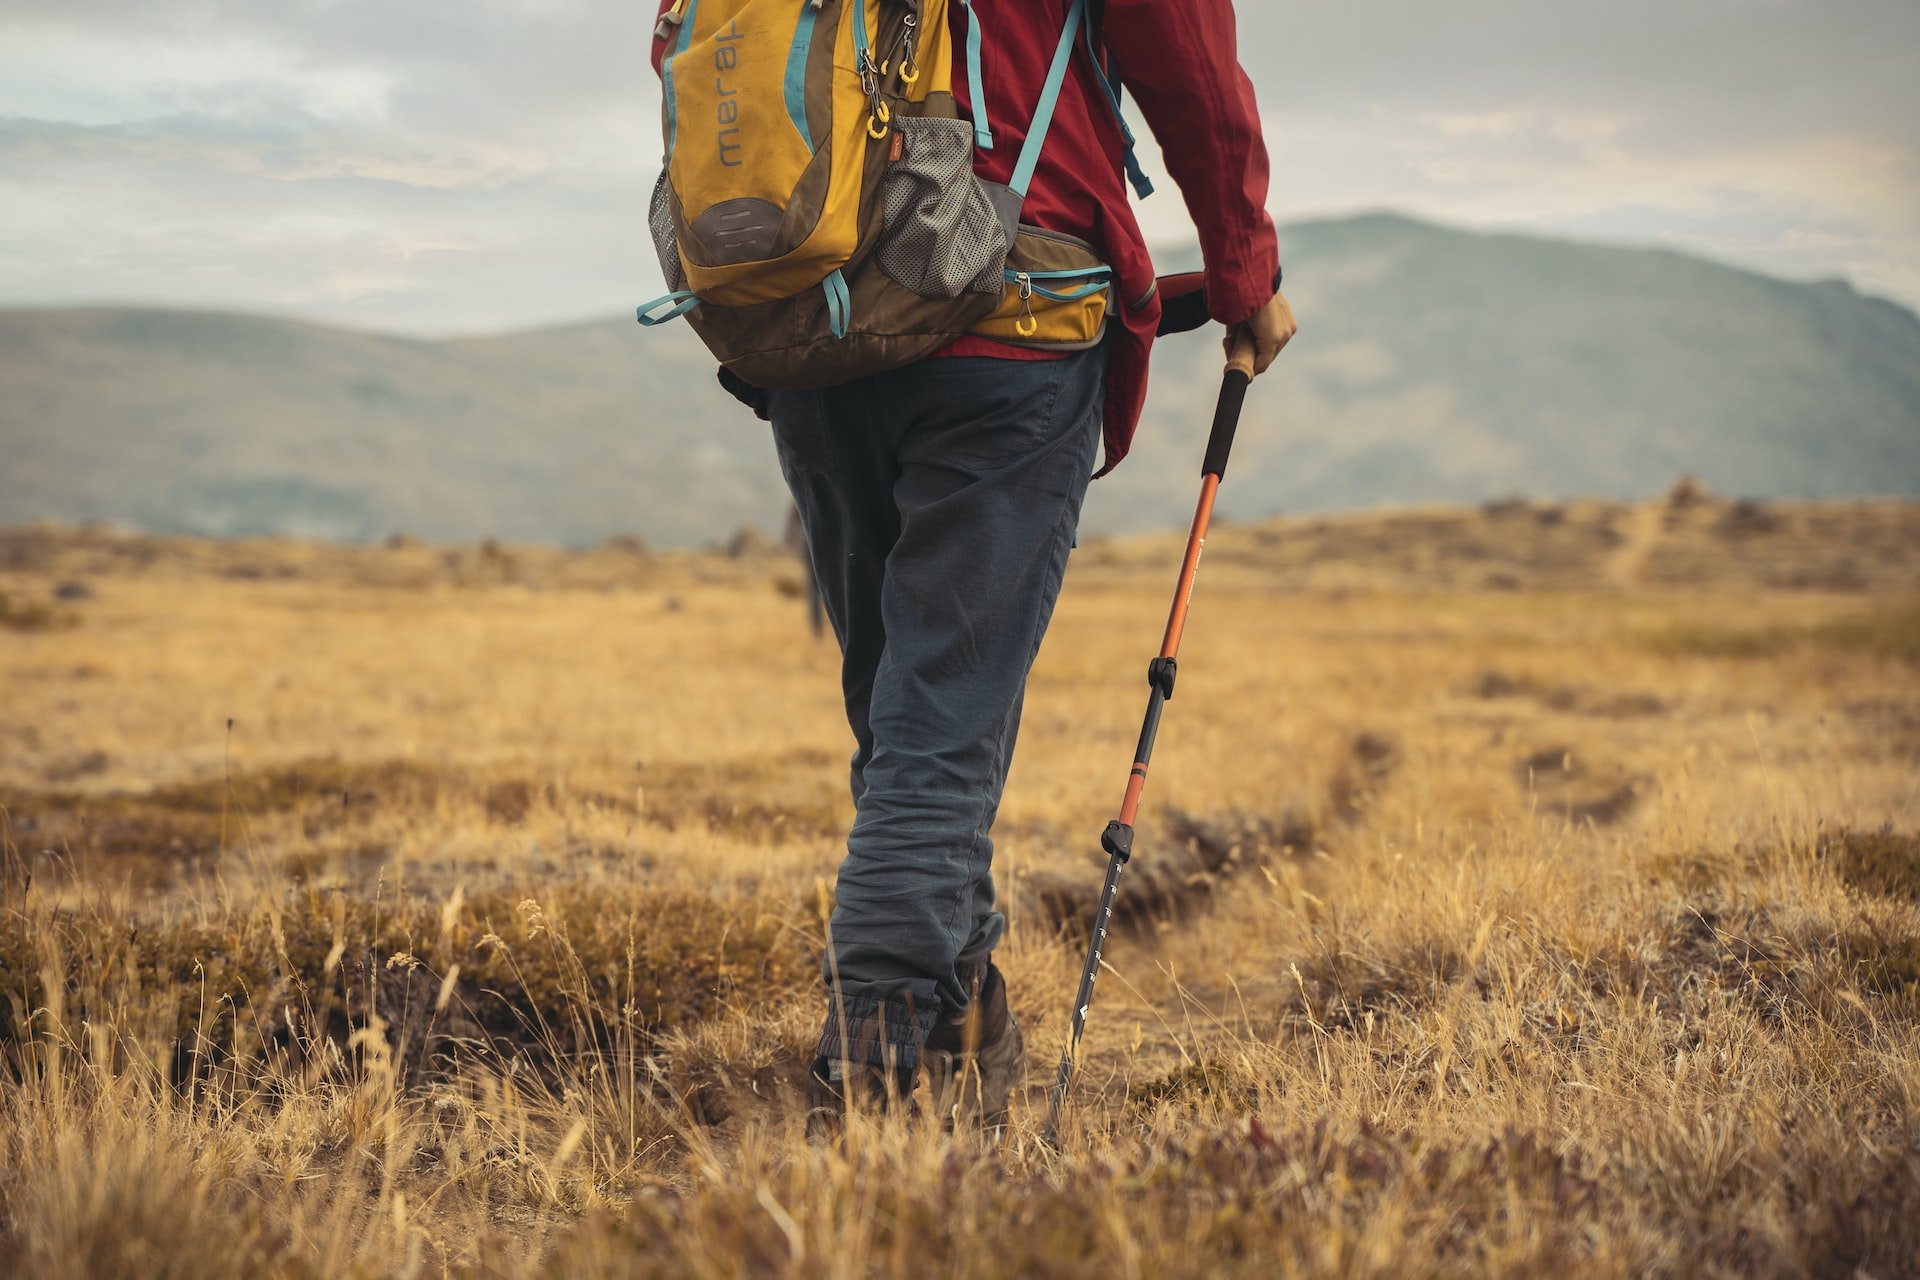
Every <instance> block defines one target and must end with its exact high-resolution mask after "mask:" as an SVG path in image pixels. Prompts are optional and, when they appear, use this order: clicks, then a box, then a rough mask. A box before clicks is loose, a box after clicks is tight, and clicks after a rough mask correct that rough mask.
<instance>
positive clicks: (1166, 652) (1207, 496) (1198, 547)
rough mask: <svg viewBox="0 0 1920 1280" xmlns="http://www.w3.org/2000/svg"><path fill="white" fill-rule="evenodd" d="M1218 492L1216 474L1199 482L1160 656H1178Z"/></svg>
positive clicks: (1218, 480)
mask: <svg viewBox="0 0 1920 1280" xmlns="http://www.w3.org/2000/svg"><path fill="white" fill-rule="evenodd" d="M1218 492H1220V477H1219V476H1216V475H1212V474H1208V475H1207V476H1205V477H1204V478H1203V479H1202V480H1201V482H1200V505H1199V506H1197V507H1195V508H1194V511H1193V528H1192V529H1190V530H1189V531H1188V532H1187V556H1186V559H1184V560H1182V561H1181V562H1180V582H1179V584H1178V585H1177V586H1175V587H1174V589H1173V612H1172V613H1171V614H1169V615H1168V616H1167V633H1166V635H1165V636H1163V637H1162V638H1161V640H1160V656H1161V657H1163V658H1177V657H1179V656H1180V633H1181V632H1183V631H1185V630H1186V629H1187V606H1188V605H1189V604H1191V603H1193V580H1194V578H1195V577H1197V576H1198V575H1199V573H1200V553H1201V552H1202V551H1205V550H1206V549H1207V526H1208V525H1209V524H1211V523H1212V522H1213V496H1214V495H1215V494H1216V493H1218Z"/></svg>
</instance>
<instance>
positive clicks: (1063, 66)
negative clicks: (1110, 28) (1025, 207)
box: [1007, 0, 1087, 199]
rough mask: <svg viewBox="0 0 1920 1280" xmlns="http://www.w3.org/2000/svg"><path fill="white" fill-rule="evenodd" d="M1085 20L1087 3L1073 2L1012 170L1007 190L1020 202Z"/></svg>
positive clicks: (1051, 125) (1036, 161)
mask: <svg viewBox="0 0 1920 1280" xmlns="http://www.w3.org/2000/svg"><path fill="white" fill-rule="evenodd" d="M1086 16H1087V0H1073V5H1072V7H1071V8H1069V9H1068V10H1067V21H1066V25H1065V26H1063V27H1062V28H1061V30H1060V43H1059V45H1058V46H1056V47H1055V49H1054V51H1053V63H1052V65H1051V66H1049V67H1048V68H1047V80H1046V83H1045V84H1044V85H1042V86H1041V89H1040V101H1039V102H1037V103H1035V104H1034V108H1033V123H1032V124H1031V125H1029V126H1028V128H1027V141H1026V145H1025V146H1023V147H1021V148H1020V159H1019V160H1018V161H1017V162H1016V163H1015V164H1014V166H1013V176H1012V177H1011V178H1009V179H1007V186H1008V188H1009V189H1011V190H1012V191H1013V192H1014V193H1015V194H1017V195H1019V196H1020V197H1021V198H1022V199H1025V198H1026V194H1027V188H1028V187H1030V186H1032V185H1033V171H1034V168H1035V167H1036V166H1037V165H1038V164H1039V163H1040V151H1041V149H1042V148H1043V147H1045V146H1046V145H1047V131H1048V130H1049V129H1051V128H1052V127H1053V110H1054V108H1055V107H1057V106H1059V105H1060V87H1061V86H1062V85H1063V84H1065V83H1066V79H1067V64H1068V63H1069V62H1071V61H1072V60H1073V46H1074V42H1075V40H1076V39H1077V38H1078V37H1079V34H1080V24H1081V23H1082V22H1083V21H1084V20H1085V19H1086Z"/></svg>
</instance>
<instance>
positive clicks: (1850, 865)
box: [1815, 827, 1920, 902]
mask: <svg viewBox="0 0 1920 1280" xmlns="http://www.w3.org/2000/svg"><path fill="white" fill-rule="evenodd" d="M1815 854H1816V856H1818V857H1819V858H1820V859H1822V860H1823V861H1825V862H1827V863H1829V864H1831V865H1832V867H1833V869H1834V870H1835V871H1836V872H1837V873H1838V874H1839V876H1840V878H1841V880H1843V881H1845V882H1846V883H1847V885H1848V886H1849V887H1851V888H1854V889H1857V890H1859V891H1860V892H1862V893H1871V894H1877V895H1879V896H1881V897H1886V898H1900V899H1904V900H1906V901H1908V902H1920V835H1915V834H1913V833H1911V832H1904V831H1895V830H1893V829H1892V828H1891V827H1883V828H1881V829H1880V830H1879V831H1843V832H1840V833H1839V834H1838V835H1834V836H1830V837H1828V838H1827V839H1825V840H1823V841H1821V842H1820V843H1819V845H1817V846H1816V848H1815Z"/></svg>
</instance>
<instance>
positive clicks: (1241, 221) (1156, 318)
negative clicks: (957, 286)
mask: <svg viewBox="0 0 1920 1280" xmlns="http://www.w3.org/2000/svg"><path fill="white" fill-rule="evenodd" d="M1069 3H1070V0H973V8H974V11H975V13H976V14H977V15H978V17H979V20H980V24H981V31H982V35H983V55H982V58H981V78H982V89H983V91H984V93H985V95H986V99H987V116H988V120H989V122H990V123H991V124H992V126H993V139H994V146H993V150H991V151H976V152H975V153H974V169H975V171H976V172H978V173H979V174H980V175H981V176H982V177H984V178H987V179H989V180H991V181H994V182H1005V181H1006V180H1007V179H1008V177H1009V176H1011V174H1012V172H1013V165H1014V161H1015V160H1016V159H1017V158H1018V156H1019V154H1020V145H1021V143H1022V142H1024V141H1025V139H1026V130H1025V125H1026V122H1027V120H1028V118H1029V116H1030V115H1031V113H1032V111H1033V105H1034V102H1035V100H1036V99H1037V98H1038V97H1039V95H1040V86H1041V82H1042V81H1043V80H1045V78H1046V73H1047V64H1048V63H1049V62H1050V61H1051V60H1052V58H1053V51H1054V47H1055V46H1056V45H1057V44H1058V43H1059V39H1060V28H1061V25H1062V24H1063V23H1064V22H1065V20H1066V15H1067V9H1068V7H1069ZM660 7H661V8H662V9H663V10H664V9H665V8H666V7H667V6H666V3H665V2H664V0H663V3H662V4H661V6H660ZM1095 9H1096V12H1097V16H1098V22H1097V26H1096V28H1095V32H1094V34H1095V44H1096V46H1097V47H1102V48H1104V49H1105V51H1106V52H1107V54H1108V55H1109V56H1110V57H1111V58H1112V61H1113V65H1114V67H1115V68H1116V69H1117V70H1118V71H1119V73H1120V78H1121V80H1122V82H1123V83H1124V84H1125V86H1126V89H1127V92H1128V93H1129V94H1131V95H1132V97H1133V100H1134V102H1135V103H1136V104H1137V105H1138V107H1139V110H1140V114H1141V115H1142V116H1144V117H1145V119H1146V122H1147V124H1148V126H1149V127H1150V128H1151V129H1152V130H1153V133H1154V136H1155V137H1156V138H1158V139H1159V140H1160V142H1161V146H1162V154H1163V156H1164V158H1165V161H1166V165H1167V171H1168V172H1169V173H1171V174H1172V175H1173V179H1174V181H1175V182H1176V183H1178V184H1179V187H1180V192H1181V194H1182V195H1183V196H1184V197H1185V198H1186V204H1187V212H1188V213H1189V214H1190V215H1191V216H1192V218H1193V221H1194V224H1195V226H1196V227H1197V228H1198V229H1199V232H1200V250H1201V255H1202V258H1203V260H1204V261H1205V263H1206V268H1207V309H1208V311H1209V312H1211V313H1212V315H1213V318H1214V319H1216V320H1219V321H1221V322H1222V323H1225V324H1237V323H1239V322H1240V321H1242V320H1245V319H1246V318H1247V317H1248V316H1250V315H1252V314H1253V313H1254V312H1255V311H1258V310H1259V309H1260V308H1261V307H1262V306H1264V305H1265V304H1266V302H1267V300H1268V299H1270V298H1271V297H1272V296H1273V283H1274V276H1275V274H1276V272H1277V271H1278V269H1279V246H1278V244H1277V242H1276V240H1275V236H1274V230H1273V220H1272V219H1271V218H1269V217H1268V216H1267V211H1266V198H1267V149H1266V144H1265V142H1264V141H1263V140H1262V138H1261V134H1260V114H1259V109H1258V108H1257V107H1256V106H1255V104H1254V99H1253V85H1252V83H1251V82H1250V81H1249V80H1248V79H1247V75H1246V72H1244V71H1243V70H1241V68H1240V59H1239V49H1238V43H1237V40H1236V35H1235V29H1234V16H1233V4H1232V0H1096V4H1095ZM948 15H949V22H950V24H951V25H952V27H953V36H954V46H953V47H954V50H955V58H954V67H953V88H954V94H955V96H956V97H957V98H958V99H959V100H960V102H961V105H962V106H963V107H964V108H968V109H970V108H971V104H970V103H969V102H968V101H967V99H968V86H967V75H966V60H965V56H964V50H965V49H966V22H967V14H966V10H965V8H964V7H963V6H962V5H961V4H960V3H959V0H951V2H950V3H949V5H948ZM662 51H663V45H662V44H661V43H660V42H656V43H655V46H654V51H653V53H654V65H655V66H656V67H658V66H659V62H660V55H661V53H662ZM1143 142H1144V140H1143ZM1123 148H1124V143H1123V140H1122V136H1121V133H1120V127H1119V125H1118V124H1117V123H1115V121H1114V117H1113V111H1112V108H1111V107H1110V106H1109V105H1108V103H1107V101H1106V97H1105V90H1104V89H1102V88H1101V87H1100V84H1099V80H1098V75H1097V72H1096V71H1095V69H1094V67H1093V64H1092V60H1091V59H1090V58H1088V57H1087V56H1086V55H1085V54H1084V52H1083V53H1080V54H1077V55H1076V56H1075V57H1074V60H1073V64H1072V71H1071V74H1069V76H1068V78H1067V86H1066V88H1065V89H1064V90H1063V91H1062V93H1061V95H1060V104H1059V107H1058V108H1057V109H1056V111H1055V114H1054V118H1053V126H1052V128H1051V129H1050V130H1049V131H1048V133H1047V141H1046V147H1045V149H1044V150H1043V151H1042V152H1041V155H1040V163H1039V167H1038V168H1037V169H1036V170H1035V172H1034V178H1033V185H1032V187H1031V188H1030V189H1029V190H1028V193H1027V203H1026V207H1025V208H1024V209H1023V210H1022V211H1021V215H1020V216H1021V219H1022V221H1025V222H1030V223H1033V224H1035V225H1037V226H1041V227H1045V228H1046V229H1048V230H1050V231H1064V232H1067V233H1068V234H1070V235H1076V236H1079V237H1080V238H1081V239H1083V240H1086V241H1088V242H1090V243H1091V244H1093V245H1094V246H1096V247H1097V248H1099V249H1100V250H1101V252H1102V253H1104V254H1105V255H1106V259H1107V262H1108V263H1109V265H1111V266H1112V267H1113V270H1114V277H1115V285H1114V306H1115V310H1114V318H1115V319H1116V320H1119V321H1121V327H1120V332H1118V333H1116V334H1115V335H1114V344H1113V349H1112V354H1111V359H1110V361H1109V363H1108V366H1107V387H1106V393H1107V394H1106V410H1105V421H1104V423H1103V428H1104V435H1105V440H1106V460H1105V462H1104V464H1103V465H1102V467H1101V473H1102V474H1104V473H1105V472H1107V471H1109V470H1111V469H1112V468H1113V467H1114V465H1115V464H1116V463H1118V462H1119V461H1120V459H1121V458H1123V457H1125V456H1126V453H1127V449H1128V448H1129V446H1130V445H1131V444H1132V442H1133V433H1134V429H1135V428H1136V427H1137V426H1138V425H1139V421H1140V410H1141V406H1142V405H1143V404H1144V403H1145V401H1146V395H1147V357H1148V354H1149V352H1150V351H1151V349H1152V347H1153V335H1154V329H1155V328H1156V327H1157V326H1158V325H1159V322H1160V302H1159V299H1158V298H1157V297H1147V295H1148V294H1149V291H1150V290H1151V289H1152V286H1153V279H1154V270H1153V262H1152V260H1151V258H1150V257H1149V256H1148V254H1147V246H1146V241H1145V239H1144V238H1143V237H1142V236H1141V234H1140V225H1139V223H1138V222H1136V221H1135V220H1134V216H1133V210H1132V208H1131V207H1130V206H1129V204H1128V202H1127V201H1128V194H1129V193H1128V188H1127V182H1126V177H1125V175H1124V174H1123V173H1122V172H1121V168H1120V159H1121V155H1122V152H1123ZM1160 198H1162V199H1166V198H1168V197H1167V196H1166V195H1164V194H1163V195H1162V196H1161V197H1160ZM1143 297H1146V298H1147V300H1146V302H1145V304H1144V305H1142V306H1140V307H1139V308H1138V309H1137V310H1128V309H1127V307H1128V304H1130V303H1132V302H1135V301H1137V300H1139V299H1141V298H1143ZM976 341H978V340H976V339H970V338H963V339H961V340H960V342H961V343H962V344H971V343H974V342H976ZM992 348H993V344H985V345H984V346H983V347H982V348H981V349H982V350H987V349H992ZM960 349H961V350H966V349H968V348H967V347H961V348H960ZM952 350H954V348H949V351H952ZM1000 351H1001V352H1002V353H1004V352H1005V351H1006V349H1005V348H1001V349H1000Z"/></svg>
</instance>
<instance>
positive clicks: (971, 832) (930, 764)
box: [774, 351, 1104, 1061]
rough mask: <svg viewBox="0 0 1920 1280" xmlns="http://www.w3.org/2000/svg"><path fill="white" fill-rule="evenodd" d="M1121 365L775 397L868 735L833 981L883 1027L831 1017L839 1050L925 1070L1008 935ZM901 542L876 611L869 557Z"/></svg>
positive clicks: (839, 905) (851, 699)
mask: <svg viewBox="0 0 1920 1280" xmlns="http://www.w3.org/2000/svg"><path fill="white" fill-rule="evenodd" d="M1103 368H1104V353H1103V352H1099V351H1095V352H1085V353H1080V354H1078V355H1075V356H1071V357H1068V358H1066V359H1063V360H1057V361H1048V362H1039V363H1031V364H1028V363H1019V362H1010V361H996V360H977V359H967V360H931V361H926V362H923V363H922V364H920V365H916V366H913V367H911V368H909V369H903V370H898V371H895V372H894V373H891V374H883V375H881V376H879V377H877V378H871V379H865V380H863V381H861V382H859V383H853V384H848V385H847V386H844V387H840V388H834V389H832V390H830V391H827V392H823V393H813V394H811V395H805V396H802V395H780V396H776V397H775V399H774V423H775V431H776V438H777V440H778V442H779V444H780V450H781V456H782V464H783V467H784V469H785V470H786V471H787V474H788V478H789V482H790V483H791V484H792V485H793V487H794V489H795V494H796V498H797V499H798V500H799V501H800V503H801V511H802V517H803V520H804V521H805V522H806V525H807V529H808V536H809V541H810V545H811V546H812V547H813V557H814V563H815V566H816V569H817V570H818V571H819V572H820V573H821V579H822V586H823V590H824V593H825V595H826V597H827V601H828V612H829V614H830V616H833V617H834V621H835V628H836V631H837V632H838V633H839V634H840V635H841V638H842V644H843V648H844V651H845V653H846V655H847V661H846V664H845V669H844V670H843V684H844V686H845V689H846V692H847V703H848V719H849V722H850V723H851V724H852V725H853V728H854V733H855V737H856V740H857V741H858V742H859V743H860V749H859V751H858V752H857V754H856V757H855V771H854V772H855V791H856V804H857V816H856V819H855V822H854V827H853V831H852V833H851V834H850V836H849V838H848V842H847V857H846V859H845V861H844V862H843V863H842V865H841V868H840V874H839V878H838V882H837V893H836V900H835V907H834V911H833V917H832V921H831V925H830V928H831V946H830V954H829V956H828V962H827V969H828V974H829V978H830V980H831V981H833V982H835V983H836V984H837V998H836V1006H835V1007H836V1009H843V1010H844V1012H845V1015H846V1017H847V1019H848V1021H849V1022H850V1023H851V1022H856V1021H857V1022H862V1023H867V1024H872V1023H877V1024H879V1026H880V1027H881V1028H882V1031H881V1033H879V1034H878V1035H873V1036H869V1035H858V1034H852V1033H851V1032H850V1029H849V1028H835V1027H832V1026H830V1027H829V1033H828V1036H827V1037H823V1053H826V1054H832V1053H836V1052H838V1049H837V1048H835V1047H833V1046H830V1045H827V1044H826V1040H827V1039H838V1038H839V1037H841V1036H843V1035H844V1036H846V1038H847V1039H848V1040H851V1041H856V1042H858V1043H859V1044H860V1045H862V1046H871V1053H872V1054H874V1055H878V1054H880V1053H881V1052H883V1048H882V1046H884V1045H888V1044H890V1045H891V1046H892V1047H893V1048H894V1050H895V1051H896V1052H897V1053H898V1054H899V1055H900V1058H901V1060H903V1061H911V1060H912V1057H913V1055H914V1054H915V1052H917V1047H918V1044H919V1042H920V1040H921V1039H923V1038H924V1035H925V1033H926V1030H927V1029H928V1027H930V1026H931V1024H932V1022H933V1020H934V1019H935V1018H937V1017H938V1016H939V1015H940V1014H941V1013H942V1012H957V1011H958V1010H960V1009H962V1008H964V1007H965V1004H966V1001H967V998H968V996H967V992H966V991H965V990H964V989H963V988H962V986H961V983H960V981H959V979H958V978H957V977H956V974H955V967H956V962H957V961H958V960H959V959H960V958H961V956H962V955H963V953H964V954H965V955H967V956H968V957H969V958H974V957H981V958H983V957H984V954H985V952H986V951H988V950H991V948H992V947H993V945H994V944H995V943H996V942H997V941H998V940H999V938H1000V935H1001V933H1002V932H1003V931H1004V928H1005V920H1004V917H1002V916H1001V914H1000V913H999V911H998V910H997V908H996V904H995V901H994V887H993V881H992V876H991V865H992V857H993V844H992V839H991V835H990V830H991V827H992V823H993V819H994V815H995V813H996V812H997V810H998V807H999V802H1000V795H1001V791H1002V788H1003V787H1004V785H1005V782H1006V773H1007V769H1008V766H1009V764H1010V762H1011V759H1012V753H1013V746H1014V740H1015V737H1016V733H1017V729H1018V725H1019V718H1020V708H1021V701H1022V697H1023V695H1024V692H1025V685H1026V677H1027V672H1028V669H1029V668H1030V667H1031V665H1032V662H1033V659H1034V656H1035V654H1036V653H1037V652H1038V649H1039V645H1040V640H1041V637H1042V635H1043V634H1044V633H1045V630H1046V626H1047V623H1048V621H1049V619H1050V618H1051V616H1052V611H1053V605H1054V601H1055V599H1056V597H1057V595H1058V592H1059V588H1060V582H1061V578H1062V575H1063V573H1064V571H1065V567H1066V559H1067V552H1068V548H1069V546H1070V545H1071V541H1072V537H1073V531H1074V528H1075V526H1076V525H1077V523H1078V520H1079V515H1080V505H1081V501H1082V499H1083V497H1084V495H1085V490H1086V483H1087V477H1088V475H1089V473H1090V472H1091V470H1092V466H1093V457H1094V451H1095V448H1096V445H1097V440H1098V422H1099V409H1100V382H1101V374H1102V371H1103ZM815 409H817V410H818V411H819V412H818V413H817V415H816V414H815V412H814V410H815ZM876 452H877V453H878V454H879V455H880V458H879V460H878V461H876V459H875V458H874V456H873V455H874V454H875V453H876ZM882 485H884V488H885V492H884V496H882V495H881V494H880V493H878V492H877V490H879V489H880V487H881V486H882ZM810 508H811V509H810ZM889 509H890V510H891V512H892V520H891V521H889V520H888V519H887V518H886V517H885V512H886V511H887V510H889ZM888 532H890V533H891V535H892V537H891V541H890V543H889V542H887V539H886V537H885V535H886V534H887V533H888ZM883 544H884V546H885V550H884V567H883V569H882V571H881V573H880V575H879V588H878V596H877V618H876V616H875V609H874V604H875V600H874V598H873V597H872V596H871V594H870V592H871V589H872V585H873V575H872V572H871V566H870V564H869V563H868V562H867V557H869V556H870V555H871V553H872V552H873V551H875V550H877V549H878V548H880V547H881V546H882V545H883ZM843 556H844V557H847V563H846V564H840V563H838V562H839V560H840V558H841V557H843ZM836 597H838V598H836ZM876 646H877V647H876ZM876 653H877V658H875V659H874V660H873V661H872V662H871V665H869V664H868V662H867V661H866V659H867V658H869V657H873V656H874V655H875V654H876ZM862 721H864V724H863V723H862ZM876 1060H877V1059H876Z"/></svg>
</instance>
